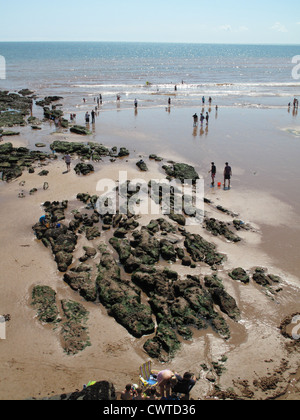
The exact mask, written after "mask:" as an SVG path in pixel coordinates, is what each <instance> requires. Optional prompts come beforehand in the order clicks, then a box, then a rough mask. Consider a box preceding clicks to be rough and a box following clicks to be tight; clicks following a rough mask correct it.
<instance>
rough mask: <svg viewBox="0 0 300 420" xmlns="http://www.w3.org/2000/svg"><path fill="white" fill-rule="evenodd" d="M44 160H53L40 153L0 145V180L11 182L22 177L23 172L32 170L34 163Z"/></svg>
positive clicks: (9, 144) (6, 144) (47, 155)
mask: <svg viewBox="0 0 300 420" xmlns="http://www.w3.org/2000/svg"><path fill="white" fill-rule="evenodd" d="M54 158H55V157H54ZM46 159H53V156H50V155H49V154H47V153H43V152H41V151H30V150H29V149H27V148H26V147H13V145H12V143H4V144H1V145H0V172H2V180H3V181H5V182H10V181H13V180H14V179H16V178H19V177H20V176H22V174H23V171H24V170H28V171H30V169H33V165H34V163H35V162H40V163H41V162H44V161H45V160H46Z"/></svg>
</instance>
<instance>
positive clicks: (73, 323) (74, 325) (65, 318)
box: [31, 286, 90, 355]
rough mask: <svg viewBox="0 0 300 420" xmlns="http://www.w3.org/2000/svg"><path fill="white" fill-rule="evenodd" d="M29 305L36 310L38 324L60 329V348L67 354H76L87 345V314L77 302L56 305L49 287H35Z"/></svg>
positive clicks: (69, 301)
mask: <svg viewBox="0 0 300 420" xmlns="http://www.w3.org/2000/svg"><path fill="white" fill-rule="evenodd" d="M31 305H32V306H33V307H34V308H35V309H36V310H37V317H38V319H39V321H40V322H42V323H44V324H45V323H46V324H53V327H54V328H57V326H58V325H60V326H61V328H60V337H61V341H62V346H63V348H64V350H65V352H66V353H67V354H72V355H74V354H77V353H79V352H80V351H82V350H84V349H85V348H86V347H87V346H88V345H90V343H89V336H88V331H87V328H86V322H87V319H88V315H89V313H88V312H87V311H86V309H85V308H84V307H83V305H81V304H80V303H78V302H74V301H72V300H62V301H61V302H60V305H58V304H57V294H56V292H55V291H54V290H53V289H52V288H51V287H49V286H35V287H34V288H33V291H32V301H31Z"/></svg>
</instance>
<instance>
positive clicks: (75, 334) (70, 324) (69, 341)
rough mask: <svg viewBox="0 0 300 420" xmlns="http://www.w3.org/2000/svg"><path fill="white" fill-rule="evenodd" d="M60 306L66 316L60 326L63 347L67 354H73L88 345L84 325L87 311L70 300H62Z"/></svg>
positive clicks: (86, 331)
mask: <svg viewBox="0 0 300 420" xmlns="http://www.w3.org/2000/svg"><path fill="white" fill-rule="evenodd" d="M61 306H62V310H63V314H64V316H65V318H66V321H65V322H64V323H63V324H62V327H61V337H62V341H63V348H64V350H65V352H66V353H67V354H72V355H75V354H77V353H79V352H81V351H83V350H84V349H85V348H86V347H87V346H88V345H90V342H89V336H88V330H87V327H86V322H87V320H88V315H89V312H88V311H87V310H86V309H85V308H84V306H83V305H82V304H80V303H78V302H74V301H72V300H62V301H61Z"/></svg>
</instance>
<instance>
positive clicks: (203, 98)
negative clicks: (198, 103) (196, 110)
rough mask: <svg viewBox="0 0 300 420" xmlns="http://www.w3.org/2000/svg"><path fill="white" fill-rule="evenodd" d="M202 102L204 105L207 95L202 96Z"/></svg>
mask: <svg viewBox="0 0 300 420" xmlns="http://www.w3.org/2000/svg"><path fill="white" fill-rule="evenodd" d="M202 104H203V105H204V104H205V97H204V96H203V97H202Z"/></svg>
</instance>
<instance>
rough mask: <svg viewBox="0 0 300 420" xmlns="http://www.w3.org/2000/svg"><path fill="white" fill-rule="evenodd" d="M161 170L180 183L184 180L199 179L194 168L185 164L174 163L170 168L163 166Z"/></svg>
mask: <svg viewBox="0 0 300 420" xmlns="http://www.w3.org/2000/svg"><path fill="white" fill-rule="evenodd" d="M163 169H164V170H165V172H166V174H167V175H168V176H169V177H172V178H175V179H179V180H180V181H181V182H184V181H185V180H191V181H196V180H197V179H199V175H198V174H197V172H196V170H195V168H194V167H193V166H191V165H187V164H186V163H174V164H172V165H171V166H166V165H164V166H163Z"/></svg>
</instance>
